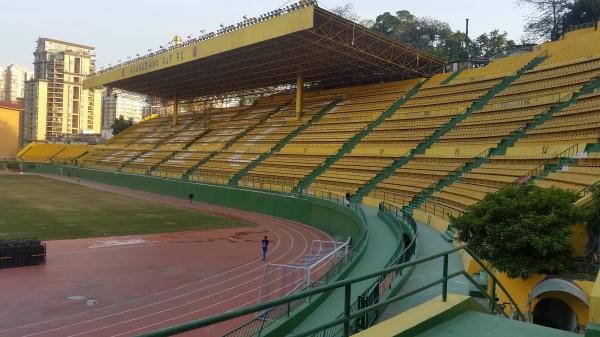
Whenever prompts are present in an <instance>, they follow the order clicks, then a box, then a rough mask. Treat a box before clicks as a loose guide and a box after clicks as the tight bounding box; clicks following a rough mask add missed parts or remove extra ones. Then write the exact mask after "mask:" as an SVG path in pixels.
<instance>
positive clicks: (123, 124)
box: [111, 115, 133, 135]
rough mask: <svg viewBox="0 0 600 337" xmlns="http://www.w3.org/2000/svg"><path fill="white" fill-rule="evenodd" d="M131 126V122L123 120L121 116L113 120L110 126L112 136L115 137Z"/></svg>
mask: <svg viewBox="0 0 600 337" xmlns="http://www.w3.org/2000/svg"><path fill="white" fill-rule="evenodd" d="M132 125H133V121H131V120H126V119H125V118H123V115H121V116H119V118H117V119H115V120H114V121H113V123H112V126H111V127H112V134H113V135H117V134H119V133H120V132H122V131H124V130H125V129H127V128H128V127H130V126H132Z"/></svg>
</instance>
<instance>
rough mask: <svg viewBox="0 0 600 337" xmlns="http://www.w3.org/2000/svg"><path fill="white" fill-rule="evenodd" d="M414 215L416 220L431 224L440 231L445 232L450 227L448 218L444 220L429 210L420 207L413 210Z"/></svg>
mask: <svg viewBox="0 0 600 337" xmlns="http://www.w3.org/2000/svg"><path fill="white" fill-rule="evenodd" d="M413 217H414V218H415V220H417V221H420V222H422V223H424V224H427V225H429V226H431V227H432V228H433V229H435V230H436V231H438V232H440V233H444V232H445V231H446V229H448V224H449V222H448V220H444V219H442V218H440V217H439V216H435V215H433V214H431V213H429V212H425V211H423V210H420V209H415V210H413Z"/></svg>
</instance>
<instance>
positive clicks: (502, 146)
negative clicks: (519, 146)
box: [491, 76, 600, 155]
mask: <svg viewBox="0 0 600 337" xmlns="http://www.w3.org/2000/svg"><path fill="white" fill-rule="evenodd" d="M598 88H600V76H597V77H595V78H594V79H593V80H591V81H590V82H588V83H587V84H586V85H584V86H583V87H582V88H581V89H580V90H579V91H577V92H575V93H574V94H573V95H571V98H569V99H568V100H566V101H563V102H560V103H558V104H556V105H554V106H553V107H551V108H550V109H549V110H548V111H547V112H546V113H544V114H541V115H539V116H537V117H536V118H534V120H533V121H531V122H529V123H527V124H526V125H525V127H523V128H522V129H521V130H519V131H517V132H515V133H513V134H512V135H511V136H509V137H507V138H504V139H503V140H502V141H501V142H500V143H499V144H498V146H497V147H496V148H495V149H494V150H493V151H491V155H503V154H505V153H506V149H508V148H509V147H511V146H513V145H515V144H516V142H517V141H519V140H520V139H521V138H522V137H523V136H525V135H526V134H527V132H529V131H530V130H533V129H534V128H536V127H537V126H539V125H542V124H543V123H544V122H546V121H547V120H550V119H552V117H554V114H555V113H557V112H559V111H561V110H563V109H565V108H567V107H569V106H570V105H571V104H573V103H575V102H576V101H577V98H578V97H579V96H582V95H586V94H589V93H591V92H593V91H594V90H596V89H598Z"/></svg>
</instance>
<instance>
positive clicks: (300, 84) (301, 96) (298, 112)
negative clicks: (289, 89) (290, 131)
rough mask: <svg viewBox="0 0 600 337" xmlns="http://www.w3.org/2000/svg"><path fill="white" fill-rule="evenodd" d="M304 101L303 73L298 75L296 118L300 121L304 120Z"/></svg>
mask: <svg viewBox="0 0 600 337" xmlns="http://www.w3.org/2000/svg"><path fill="white" fill-rule="evenodd" d="M303 99H304V75H303V74H302V72H299V73H298V76H297V77H296V118H297V119H298V120H300V118H302V103H303V102H302V101H303Z"/></svg>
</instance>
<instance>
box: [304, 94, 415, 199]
mask: <svg viewBox="0 0 600 337" xmlns="http://www.w3.org/2000/svg"><path fill="white" fill-rule="evenodd" d="M422 84H423V83H417V84H416V85H415V86H414V87H412V88H411V89H410V90H409V91H408V92H406V93H405V94H404V96H403V97H402V98H400V99H399V100H397V101H396V102H394V104H392V105H391V106H390V107H389V108H387V109H386V110H385V111H383V112H382V113H381V114H380V115H379V116H378V117H377V118H376V119H375V120H374V121H372V122H371V123H369V124H368V125H367V127H366V128H364V129H362V130H360V131H359V132H358V133H357V134H355V135H354V136H353V137H352V138H350V139H349V140H348V141H347V142H346V143H344V145H342V147H341V148H340V149H339V150H338V151H337V152H336V153H335V154H333V155H331V156H329V157H327V159H325V161H324V162H323V163H322V164H321V165H319V166H317V167H315V168H314V169H313V170H312V171H311V172H310V173H309V174H308V175H306V176H305V177H304V179H302V180H301V181H300V182H299V183H298V184H297V185H296V186H295V187H294V192H299V191H300V190H302V189H305V188H307V187H308V186H309V185H310V184H311V183H312V182H313V180H314V179H315V178H316V177H317V176H318V175H320V174H322V173H323V172H325V171H326V170H327V169H329V167H330V166H331V165H332V164H333V163H335V162H336V161H337V160H338V159H340V158H341V157H342V156H343V155H345V154H347V153H350V152H351V151H352V150H353V149H354V147H355V146H356V144H358V143H359V142H360V141H361V140H362V139H363V138H364V137H366V136H367V135H368V134H369V133H370V132H371V131H372V130H373V129H375V128H376V127H377V126H379V125H380V124H381V123H382V122H383V121H384V120H385V119H386V118H388V117H390V116H391V115H392V114H393V113H394V112H396V111H397V110H398V109H399V108H400V107H402V105H404V104H405V103H406V102H408V101H409V100H410V99H411V98H412V97H413V96H414V95H415V94H416V93H417V92H418V91H419V89H421V86H422Z"/></svg>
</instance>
